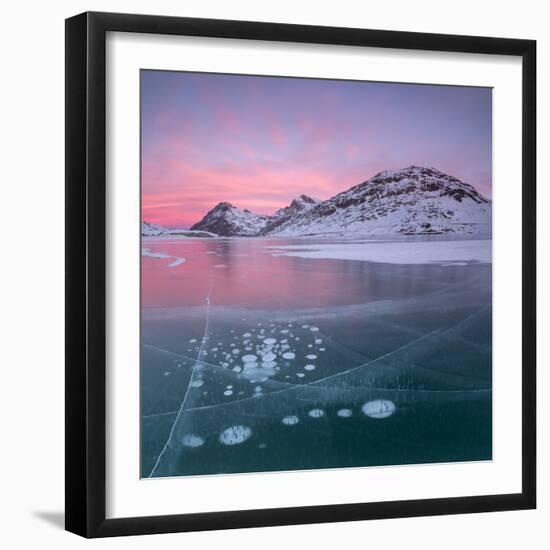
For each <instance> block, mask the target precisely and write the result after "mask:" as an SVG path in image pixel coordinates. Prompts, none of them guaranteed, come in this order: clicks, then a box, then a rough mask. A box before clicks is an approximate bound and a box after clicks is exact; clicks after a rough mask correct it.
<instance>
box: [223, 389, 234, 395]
mask: <svg viewBox="0 0 550 550" xmlns="http://www.w3.org/2000/svg"><path fill="white" fill-rule="evenodd" d="M223 394H224V395H225V396H227V397H229V396H230V395H233V390H225V391H224V392H223Z"/></svg>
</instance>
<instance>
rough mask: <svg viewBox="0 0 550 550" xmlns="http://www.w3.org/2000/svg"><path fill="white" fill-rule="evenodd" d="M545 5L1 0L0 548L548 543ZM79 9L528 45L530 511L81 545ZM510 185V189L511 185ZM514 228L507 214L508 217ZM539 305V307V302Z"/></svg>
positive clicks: (548, 69) (548, 91) (548, 54)
mask: <svg viewBox="0 0 550 550" xmlns="http://www.w3.org/2000/svg"><path fill="white" fill-rule="evenodd" d="M544 8H545V6H544V3H543V2H540V1H537V0H524V1H523V2H521V3H518V2H510V1H507V0H501V1H500V2H489V1H480V0H462V1H461V2H459V3H457V2H453V3H446V2H441V0H439V1H438V0H416V1H415V2H411V1H410V0H393V1H391V2H370V3H368V2H366V1H362V2H354V1H352V0H339V1H338V2H325V3H322V2H319V0H317V1H304V0H303V1H299V0H278V1H277V2H269V3H267V2H257V1H253V0H231V1H229V2H228V1H223V0H201V1H200V2H198V1H197V2H193V1H189V2H185V3H184V2H177V1H168V0H156V1H155V2H147V1H143V0H134V1H132V2H129V1H123V0H111V1H105V0H103V1H99V0H89V1H87V2H86V1H82V0H73V1H68V0H58V1H57V2H38V1H34V2H29V1H27V2H25V1H20V2H17V3H16V2H10V3H7V4H6V5H4V8H3V10H2V23H3V24H2V31H1V33H0V40H1V42H2V44H1V47H0V68H1V73H0V74H1V81H0V82H1V84H0V140H1V141H0V150H1V152H2V155H1V158H2V162H1V163H0V176H1V178H0V193H1V194H0V197H1V202H0V219H1V224H0V227H1V228H2V233H1V243H2V248H1V252H2V255H1V257H2V264H1V268H0V281H1V284H0V320H1V327H2V335H3V337H2V338H0V366H1V369H2V370H1V372H2V374H3V376H2V378H1V379H0V380H1V381H0V437H1V439H0V448H1V451H0V471H1V472H2V473H3V476H2V480H1V482H0V507H1V508H0V523H1V526H2V527H1V528H0V543H1V544H2V545H3V546H5V547H6V548H34V547H37V546H47V547H51V548H59V549H63V548H71V549H73V548H81V547H84V545H88V547H90V546H94V545H95V546H96V547H97V545H101V546H102V547H105V548H149V547H151V546H154V547H156V548H180V547H183V546H187V547H201V548H219V547H224V548H239V549H245V548H258V547H260V546H261V547H262V548H265V549H271V548H280V547H285V546H286V547H289V548H299V547H300V545H306V546H308V547H313V548H316V549H322V548H327V549H328V548H333V547H335V546H342V545H343V544H346V543H347V544H348V545H350V546H357V547H360V548H407V549H416V548H421V549H422V550H429V549H432V548H441V547H443V548H445V550H453V549H455V548H456V549H460V550H463V549H464V548H465V547H466V548H467V547H470V548H481V547H482V545H490V546H491V547H492V548H517V547H520V546H524V545H526V544H532V545H534V546H535V547H536V548H542V547H544V546H545V544H548V543H547V542H546V543H544V542H543V541H544V540H545V539H546V540H548V539H549V538H550V526H549V525H550V503H549V502H548V501H549V499H550V483H549V478H550V476H549V475H548V473H547V468H546V467H545V466H546V465H550V448H549V440H550V437H548V433H549V432H550V430H549V427H548V426H549V425H550V424H549V423H550V404H549V403H550V400H549V399H548V396H547V395H546V394H545V392H544V390H545V388H548V386H549V380H550V376H549V375H548V373H547V372H545V366H546V364H547V363H548V362H549V360H550V348H549V347H548V346H545V343H546V342H545V332H547V331H546V326H547V325H546V321H547V317H548V314H549V312H550V296H549V293H548V291H547V290H546V288H544V287H543V285H542V284H541V283H542V280H543V278H544V276H548V268H549V267H550V251H549V250H548V247H546V248H547V249H546V250H544V244H543V243H545V242H546V240H547V238H548V233H549V232H550V221H549V217H548V216H547V215H545V210H546V208H545V206H546V205H547V204H549V203H548V201H550V192H549V190H548V187H547V186H545V185H544V182H545V181H546V180H547V179H548V177H549V176H550V170H549V169H548V167H547V164H546V163H545V152H547V151H548V150H549V149H550V137H549V131H548V128H549V125H550V113H549V109H548V103H547V101H546V98H548V97H549V95H550V62H549V60H550V36H549V35H548V32H547V26H548V14H547V13H546V10H545V9H544ZM85 10H97V11H121V12H126V11H131V12H134V13H151V14H163V15H180V16H193V17H214V18H222V19H223V18H225V19H247V20H257V21H275V22H284V23H303V24H317V25H335V26H355V27H364V28H379V29H395V30H408V31H423V32H442V33H456V34H479V35H492V36H504V37H517V38H532V39H537V40H538V48H539V50H538V54H539V63H538V70H539V87H538V94H539V118H538V125H539V147H538V154H539V178H538V180H539V199H538V200H539V208H538V210H539V246H538V249H539V266H540V267H539V341H540V345H539V381H538V383H539V409H538V412H539V509H538V510H536V511H528V512H505V513H493V514H479V515H467V516H448V517H438V518H420V519H402V520H391V521H388V520H385V521H371V522H360V523H342V524H331V525H316V526H296V527H284V528H283V527H278V528H271V529H252V530H240V531H224V532H216V533H193V534H178V535H161V536H157V537H154V538H153V537H130V538H122V539H111V540H96V541H90V542H86V541H84V539H79V538H77V537H75V536H74V535H71V534H68V533H65V532H64V531H63V530H62V528H61V525H62V522H63V518H62V512H63V490H64V488H63V468H64V464H63V437H64V436H63V419H64V410H63V391H64V382H63V376H64V375H63V368H64V367H63V361H64V358H63V345H64V341H63V323H64V321H63V315H64V303H63V284H64V282H63V276H64V273H63V262H64V250H63V247H64V243H63V232H64V223H63V216H64V193H63V178H64V169H63V162H64V159H63V156H64V146H63V139H64V137H63V133H64V22H63V20H64V18H66V17H69V16H71V15H74V14H76V13H79V12H81V11H85ZM518 194H519V189H518ZM510 223H514V220H510ZM543 309H544V310H545V311H544V312H543V311H542V310H543Z"/></svg>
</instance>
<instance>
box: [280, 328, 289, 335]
mask: <svg viewBox="0 0 550 550" xmlns="http://www.w3.org/2000/svg"><path fill="white" fill-rule="evenodd" d="M280 332H281V334H288V329H286V328H284V329H283V330H281V331H280Z"/></svg>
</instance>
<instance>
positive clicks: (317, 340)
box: [315, 338, 323, 345]
mask: <svg viewBox="0 0 550 550" xmlns="http://www.w3.org/2000/svg"><path fill="white" fill-rule="evenodd" d="M315 343H316V344H317V345H319V344H322V343H323V340H321V338H315Z"/></svg>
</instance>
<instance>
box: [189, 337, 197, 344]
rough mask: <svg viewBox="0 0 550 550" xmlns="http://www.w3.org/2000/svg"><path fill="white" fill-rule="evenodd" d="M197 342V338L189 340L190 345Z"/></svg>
mask: <svg viewBox="0 0 550 550" xmlns="http://www.w3.org/2000/svg"><path fill="white" fill-rule="evenodd" d="M196 341H197V339H196V338H191V340H189V343H190V344H194V343H195V342H196Z"/></svg>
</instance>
